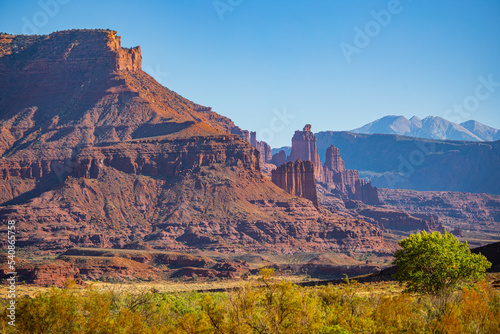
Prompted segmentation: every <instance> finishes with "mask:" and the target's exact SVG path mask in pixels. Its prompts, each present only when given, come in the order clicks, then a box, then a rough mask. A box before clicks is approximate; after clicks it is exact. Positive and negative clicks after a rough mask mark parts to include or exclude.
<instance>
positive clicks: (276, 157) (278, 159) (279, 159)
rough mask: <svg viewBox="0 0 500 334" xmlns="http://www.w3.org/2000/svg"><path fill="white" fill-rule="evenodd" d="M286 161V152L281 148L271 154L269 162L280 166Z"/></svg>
mask: <svg viewBox="0 0 500 334" xmlns="http://www.w3.org/2000/svg"><path fill="white" fill-rule="evenodd" d="M285 162H286V153H285V151H283V150H281V151H279V152H278V153H275V154H273V156H272V159H271V163H272V164H273V165H276V166H281V165H283V164H284V163H285Z"/></svg>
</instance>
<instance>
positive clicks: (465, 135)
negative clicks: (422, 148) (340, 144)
mask: <svg viewBox="0 0 500 334" xmlns="http://www.w3.org/2000/svg"><path fill="white" fill-rule="evenodd" d="M351 132H355V133H365V134H375V133H379V134H397V135H403V136H409V137H417V138H427V139H440V140H463V141H494V140H499V139H500V132H499V131H498V130H496V129H494V128H491V127H488V126H486V125H483V124H481V123H479V122H477V121H468V122H464V123H462V124H456V123H453V122H450V121H448V120H446V119H444V118H442V117H439V116H427V117H425V118H424V119H422V120H421V119H420V118H418V117H417V116H413V117H412V118H410V120H408V119H406V118H405V117H404V116H393V115H390V116H384V117H382V118H380V119H378V120H376V121H373V122H371V123H368V124H366V125H364V126H362V127H360V128H357V129H354V130H351Z"/></svg>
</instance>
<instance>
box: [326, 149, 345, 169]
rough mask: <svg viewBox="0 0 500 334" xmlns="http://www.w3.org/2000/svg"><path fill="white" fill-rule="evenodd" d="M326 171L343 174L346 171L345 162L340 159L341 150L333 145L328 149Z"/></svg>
mask: <svg viewBox="0 0 500 334" xmlns="http://www.w3.org/2000/svg"><path fill="white" fill-rule="evenodd" d="M324 167H325V169H329V170H331V171H334V172H341V171H344V170H345V164H344V160H342V158H341V157H340V150H339V149H338V148H336V147H335V146H333V145H331V146H330V147H329V148H327V149H326V158H325V166H324Z"/></svg>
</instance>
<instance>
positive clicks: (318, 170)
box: [288, 124, 323, 182]
mask: <svg viewBox="0 0 500 334" xmlns="http://www.w3.org/2000/svg"><path fill="white" fill-rule="evenodd" d="M297 159H300V160H302V161H306V160H309V161H311V162H312V163H313V164H314V171H315V175H316V180H317V181H318V182H323V166H322V164H321V160H320V159H319V154H318V149H317V147H316V137H315V136H314V133H312V132H311V125H310V124H306V126H304V129H303V130H302V131H295V134H294V135H293V138H292V151H291V152H290V156H289V157H288V161H295V160H297Z"/></svg>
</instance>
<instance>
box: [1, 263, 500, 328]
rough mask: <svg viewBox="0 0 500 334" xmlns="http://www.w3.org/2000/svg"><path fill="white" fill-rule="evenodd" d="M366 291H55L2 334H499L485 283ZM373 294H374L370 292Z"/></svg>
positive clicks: (274, 283)
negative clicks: (438, 290)
mask: <svg viewBox="0 0 500 334" xmlns="http://www.w3.org/2000/svg"><path fill="white" fill-rule="evenodd" d="M362 290H366V287H365V286H363V285H362V284H358V283H355V282H352V281H351V282H349V281H348V280H347V281H346V284H341V285H329V286H324V287H308V288H303V287H299V286H297V285H293V284H291V283H289V282H286V281H278V280H275V279H273V277H272V271H270V270H267V271H266V270H264V271H263V275H262V278H261V281H260V284H257V283H248V284H247V285H245V286H243V287H242V288H241V289H239V290H237V291H233V292H225V293H195V292H191V293H181V294H171V293H156V292H143V293H139V294H131V293H114V292H109V291H108V292H102V291H96V290H94V289H92V288H89V289H85V290H78V289H72V288H67V289H62V290H61V289H53V290H51V291H49V292H44V293H41V294H39V295H38V296H36V297H35V298H28V297H25V298H22V299H19V300H18V301H17V309H16V328H15V329H13V328H12V327H11V326H9V325H8V324H7V322H8V321H9V319H8V318H6V314H7V313H6V307H7V303H8V301H7V300H2V301H1V303H2V305H1V310H2V314H1V317H0V329H1V331H2V333H402V332H407V333H500V292H499V291H498V290H494V289H493V288H492V287H491V285H489V284H487V283H484V282H480V283H478V284H477V285H475V286H471V287H467V288H463V289H462V290H460V291H457V292H456V293H455V294H453V295H451V296H446V297H437V296H423V297H419V296H414V295H410V294H406V293H392V294H384V293H377V292H375V291H373V292H371V293H370V292H368V293H360V291H362ZM368 291H369V290H368Z"/></svg>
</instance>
